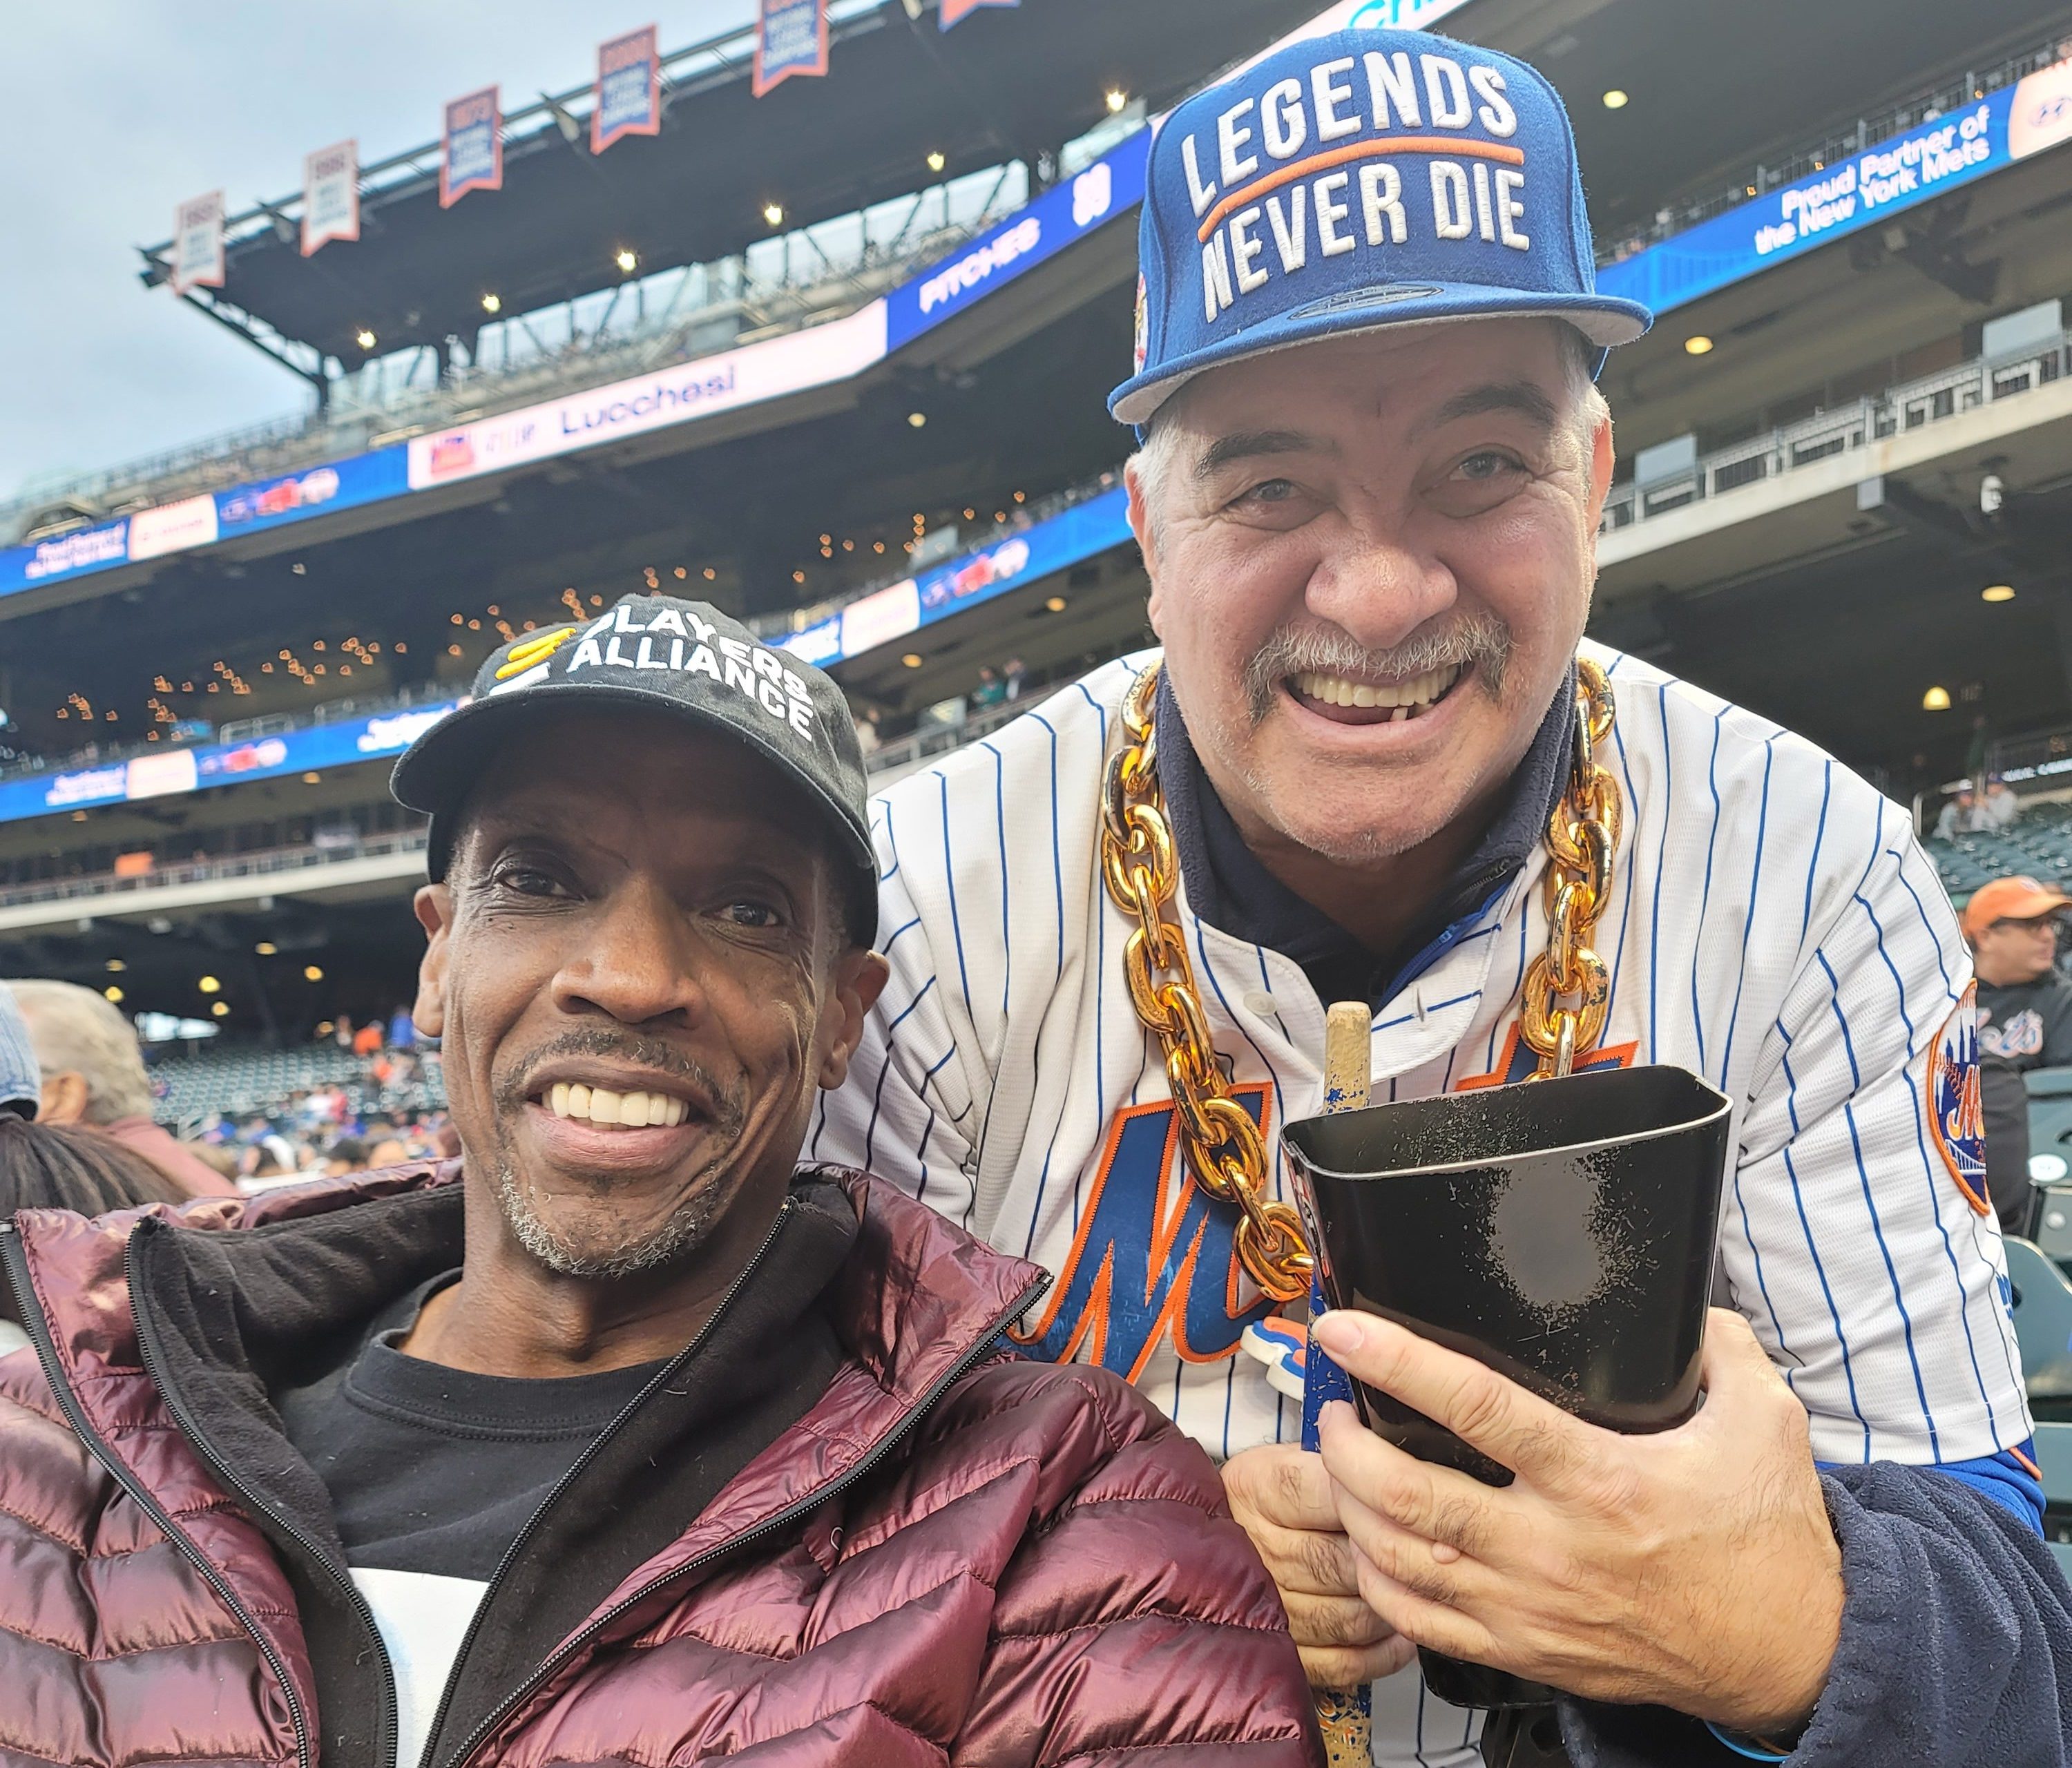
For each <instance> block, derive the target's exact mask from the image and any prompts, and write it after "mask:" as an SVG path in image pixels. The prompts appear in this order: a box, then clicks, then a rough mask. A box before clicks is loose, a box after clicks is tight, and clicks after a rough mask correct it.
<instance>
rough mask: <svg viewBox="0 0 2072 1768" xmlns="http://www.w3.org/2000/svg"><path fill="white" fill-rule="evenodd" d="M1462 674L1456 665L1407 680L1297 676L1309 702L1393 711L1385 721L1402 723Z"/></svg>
mask: <svg viewBox="0 0 2072 1768" xmlns="http://www.w3.org/2000/svg"><path fill="white" fill-rule="evenodd" d="M1460 674H1461V666H1460V665H1459V664H1454V665H1453V667H1452V668H1445V669H1433V670H1431V671H1429V672H1427V673H1425V674H1424V675H1421V676H1412V677H1411V678H1410V679H1409V680H1406V681H1393V682H1370V681H1353V680H1348V679H1347V678H1346V677H1345V676H1328V675H1319V674H1315V673H1311V672H1305V673H1303V674H1300V675H1297V676H1296V677H1295V678H1294V680H1295V690H1296V692H1297V693H1300V694H1301V695H1302V696H1303V697H1305V698H1306V699H1310V700H1316V701H1322V703H1323V704H1324V705H1327V706H1371V707H1376V708H1383V709H1392V711H1391V715H1390V717H1388V718H1387V719H1386V720H1384V721H1383V722H1385V723H1389V724H1400V722H1402V721H1403V720H1404V719H1405V718H1410V717H1416V716H1417V714H1418V713H1421V712H1422V711H1424V709H1425V708H1426V707H1428V706H1429V705H1431V704H1432V703H1433V701H1435V700H1437V699H1438V698H1439V697H1441V695H1442V694H1444V693H1445V691H1446V690H1447V689H1449V688H1450V687H1452V686H1453V684H1454V682H1455V681H1457V680H1459V679H1460Z"/></svg>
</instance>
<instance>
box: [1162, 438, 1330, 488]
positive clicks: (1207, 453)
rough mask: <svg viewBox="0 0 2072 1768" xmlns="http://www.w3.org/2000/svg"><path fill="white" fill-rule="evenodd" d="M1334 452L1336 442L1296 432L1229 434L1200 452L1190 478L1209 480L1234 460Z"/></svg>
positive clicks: (1217, 439)
mask: <svg viewBox="0 0 2072 1768" xmlns="http://www.w3.org/2000/svg"><path fill="white" fill-rule="evenodd" d="M1337 451H1338V446H1337V444H1336V443H1334V442H1324V441H1322V440H1320V439H1319V438H1317V437H1314V436H1305V435H1304V434H1302V432H1301V431H1300V430H1239V431H1237V432H1236V433H1235V434H1233V435H1229V436H1219V437H1218V438H1216V439H1215V441H1214V442H1211V443H1210V444H1209V446H1207V448H1205V449H1204V450H1202V457H1201V458H1200V459H1199V460H1198V461H1196V462H1195V463H1194V478H1195V479H1196V481H1197V482H1199V481H1201V480H1202V479H1211V478H1213V477H1215V475H1216V473H1217V472H1218V471H1219V470H1220V469H1222V468H1223V467H1227V466H1228V465H1230V463H1231V462H1232V461H1234V460H1248V459H1251V458H1253V457H1254V456H1256V455H1260V454H1307V453H1312V452H1322V453H1325V454H1335V453H1336V452H1337Z"/></svg>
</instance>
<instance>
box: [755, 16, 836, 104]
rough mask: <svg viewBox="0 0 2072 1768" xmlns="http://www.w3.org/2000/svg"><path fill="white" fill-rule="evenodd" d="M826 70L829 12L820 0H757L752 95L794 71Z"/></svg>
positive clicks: (763, 90) (761, 92) (800, 72)
mask: <svg viewBox="0 0 2072 1768" xmlns="http://www.w3.org/2000/svg"><path fill="white" fill-rule="evenodd" d="M827 71H828V14H827V10H826V8H825V7H824V6H823V5H822V3H821V0H756V11H755V76H754V80H753V81H752V82H751V85H752V88H753V90H754V94H755V96H756V97H758V98H760V97H762V96H763V94H764V93H767V91H769V90H770V88H771V87H772V86H775V85H776V84H778V83H779V81H780V80H789V79H790V78H791V76H792V75H794V74H824V73H825V72H827Z"/></svg>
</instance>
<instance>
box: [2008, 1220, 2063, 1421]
mask: <svg viewBox="0 0 2072 1768" xmlns="http://www.w3.org/2000/svg"><path fill="white" fill-rule="evenodd" d="M2006 1245H2007V1265H2008V1282H2009V1283H2011V1284H2012V1285H2013V1289H2014V1330H2015V1337H2016V1338H2017V1339H2018V1340H2019V1341H2020V1342H2021V1375H2022V1380H2023V1382H2024V1384H2025V1385H2026V1386H2027V1388H2028V1389H2029V1398H2030V1399H2031V1400H2037V1401H2052V1400H2072V1278H2068V1277H2066V1274H2065V1273H2064V1272H2062V1270H2060V1269H2059V1268H2058V1266H2057V1265H2056V1264H2054V1263H2053V1262H2052V1260H2050V1258H2049V1256H2047V1255H2046V1254H2045V1252H2044V1251H2043V1249H2042V1248H2041V1247H2039V1246H2037V1245H2036V1244H2034V1242H2033V1241H2029V1240H2015V1239H2012V1238H2010V1239H2009V1240H2008V1241H2007V1243H2006ZM2067 1428H2068V1429H2072V1426H2068V1427H2067Z"/></svg>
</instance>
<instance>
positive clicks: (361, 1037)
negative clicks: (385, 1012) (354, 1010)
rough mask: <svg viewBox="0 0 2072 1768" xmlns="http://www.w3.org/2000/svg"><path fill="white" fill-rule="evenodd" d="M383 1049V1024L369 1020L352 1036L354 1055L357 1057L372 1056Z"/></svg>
mask: <svg viewBox="0 0 2072 1768" xmlns="http://www.w3.org/2000/svg"><path fill="white" fill-rule="evenodd" d="M380 1048H381V1022H380V1019H379V1018H373V1019H369V1020H368V1022H367V1023H366V1024H364V1026H361V1027H360V1029H359V1030H357V1031H356V1032H355V1033H354V1034H352V1053H353V1055H356V1056H372V1055H376V1054H377V1053H378V1052H379V1051H380Z"/></svg>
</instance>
